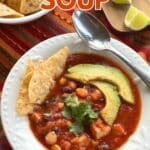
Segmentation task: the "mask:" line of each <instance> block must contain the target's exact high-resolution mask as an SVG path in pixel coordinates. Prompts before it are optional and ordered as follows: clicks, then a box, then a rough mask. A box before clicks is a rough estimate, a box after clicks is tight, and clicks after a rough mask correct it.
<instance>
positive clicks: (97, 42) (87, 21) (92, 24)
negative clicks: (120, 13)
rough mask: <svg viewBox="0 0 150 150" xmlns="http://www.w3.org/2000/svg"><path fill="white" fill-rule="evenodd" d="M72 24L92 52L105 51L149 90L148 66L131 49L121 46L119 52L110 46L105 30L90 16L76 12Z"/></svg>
mask: <svg viewBox="0 0 150 150" xmlns="http://www.w3.org/2000/svg"><path fill="white" fill-rule="evenodd" d="M73 24H74V27H75V29H76V31H77V33H78V35H79V36H80V38H81V39H82V40H83V41H84V42H86V43H87V44H88V46H89V47H90V48H92V49H94V50H97V51H100V50H105V51H106V50H107V51H110V52H112V53H113V54H114V55H116V56H118V57H119V58H120V59H121V60H123V61H124V62H125V63H126V64H127V65H128V66H129V67H130V68H131V69H132V70H133V71H134V72H135V73H136V74H137V75H138V76H139V77H140V78H141V79H142V80H143V82H144V83H145V84H146V85H147V86H148V87H149V88H150V66H149V65H148V64H147V63H146V62H145V61H144V60H143V59H142V58H141V57H140V56H139V55H138V54H137V53H136V52H135V51H134V50H132V49H131V48H129V47H128V46H126V48H125V47H124V46H123V49H122V44H121V45H120V49H121V51H119V50H117V49H115V48H114V47H115V46H112V44H111V38H110V35H109V33H108V31H107V29H106V28H105V27H104V26H103V25H102V24H101V23H100V22H99V21H98V20H97V19H96V18H95V17H93V16H92V15H90V14H89V13H87V12H84V11H80V10H77V11H75V12H74V13H73Z"/></svg>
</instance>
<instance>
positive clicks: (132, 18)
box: [124, 5, 150, 31]
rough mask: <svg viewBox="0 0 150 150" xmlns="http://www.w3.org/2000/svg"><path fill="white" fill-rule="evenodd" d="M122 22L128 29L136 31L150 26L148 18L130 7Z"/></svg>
mask: <svg viewBox="0 0 150 150" xmlns="http://www.w3.org/2000/svg"><path fill="white" fill-rule="evenodd" d="M124 22H125V25H126V26H127V27H128V28H130V29H132V30H135V31H137V30H141V29H144V28H145V27H146V26H148V25H149V24H150V17H149V16H147V15H146V14H145V13H144V12H142V11H140V10H139V9H137V8H135V7H134V6H132V5H131V6H130V8H129V10H128V12H127V14H126V16H125V21H124Z"/></svg>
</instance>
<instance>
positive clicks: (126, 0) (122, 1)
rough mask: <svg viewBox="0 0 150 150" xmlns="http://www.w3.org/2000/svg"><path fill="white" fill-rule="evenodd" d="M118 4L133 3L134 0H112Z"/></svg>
mask: <svg viewBox="0 0 150 150" xmlns="http://www.w3.org/2000/svg"><path fill="white" fill-rule="evenodd" d="M112 1H113V2H114V3H116V4H131V3H132V0H112Z"/></svg>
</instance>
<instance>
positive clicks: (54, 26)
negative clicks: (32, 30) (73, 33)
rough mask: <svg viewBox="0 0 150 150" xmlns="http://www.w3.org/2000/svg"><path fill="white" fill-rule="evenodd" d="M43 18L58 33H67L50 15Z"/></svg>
mask: <svg viewBox="0 0 150 150" xmlns="http://www.w3.org/2000/svg"><path fill="white" fill-rule="evenodd" d="M42 20H43V21H44V22H45V23H46V24H48V25H49V26H50V27H51V28H53V29H54V30H56V31H57V32H58V33H60V34H63V33H66V30H65V29H62V28H61V27H60V25H59V24H57V23H56V22H55V21H54V20H52V19H51V18H50V17H49V18H48V17H43V18H42Z"/></svg>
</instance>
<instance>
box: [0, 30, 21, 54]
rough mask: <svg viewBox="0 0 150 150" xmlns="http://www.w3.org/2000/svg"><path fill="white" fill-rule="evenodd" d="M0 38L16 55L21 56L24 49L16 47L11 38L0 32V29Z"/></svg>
mask: <svg viewBox="0 0 150 150" xmlns="http://www.w3.org/2000/svg"><path fill="white" fill-rule="evenodd" d="M0 38H1V39H2V40H3V41H4V42H5V43H7V44H8V45H9V46H10V47H12V48H13V49H14V50H15V51H16V52H17V53H18V54H20V55H23V54H24V49H22V47H21V46H20V45H18V44H17V43H16V42H14V40H13V39H12V38H10V37H9V36H8V33H6V32H5V31H3V30H1V28H0Z"/></svg>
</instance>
